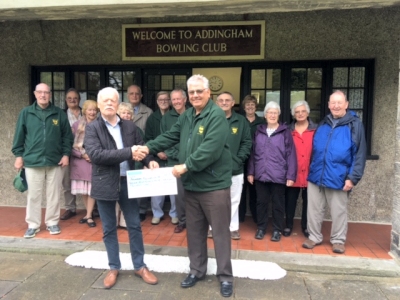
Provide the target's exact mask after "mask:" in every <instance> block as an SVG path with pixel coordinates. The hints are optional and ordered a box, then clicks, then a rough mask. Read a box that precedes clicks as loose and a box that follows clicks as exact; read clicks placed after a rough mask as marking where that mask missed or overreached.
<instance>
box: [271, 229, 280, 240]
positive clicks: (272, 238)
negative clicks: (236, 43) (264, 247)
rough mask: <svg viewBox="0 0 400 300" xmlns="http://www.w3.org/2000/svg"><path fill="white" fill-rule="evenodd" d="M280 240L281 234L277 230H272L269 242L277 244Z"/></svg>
mask: <svg viewBox="0 0 400 300" xmlns="http://www.w3.org/2000/svg"><path fill="white" fill-rule="evenodd" d="M280 240H281V233H280V232H279V231H278V230H274V232H273V233H272V237H271V241H273V242H279V241H280Z"/></svg>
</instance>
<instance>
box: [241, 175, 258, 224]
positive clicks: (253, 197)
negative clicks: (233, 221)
mask: <svg viewBox="0 0 400 300" xmlns="http://www.w3.org/2000/svg"><path fill="white" fill-rule="evenodd" d="M247 190H249V207H250V212H251V216H252V218H253V221H254V223H257V192H256V187H255V185H254V184H250V182H248V181H247V176H246V175H244V181H243V189H242V195H241V197H240V204H239V221H240V222H243V221H244V217H245V216H246V210H247Z"/></svg>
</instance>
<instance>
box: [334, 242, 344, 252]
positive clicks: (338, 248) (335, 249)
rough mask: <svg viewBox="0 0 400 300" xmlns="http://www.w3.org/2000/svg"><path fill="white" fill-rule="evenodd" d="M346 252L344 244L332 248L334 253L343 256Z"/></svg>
mask: <svg viewBox="0 0 400 300" xmlns="http://www.w3.org/2000/svg"><path fill="white" fill-rule="evenodd" d="M344 251H345V249H344V244H333V246H332V252H334V253H339V254H343V253H344Z"/></svg>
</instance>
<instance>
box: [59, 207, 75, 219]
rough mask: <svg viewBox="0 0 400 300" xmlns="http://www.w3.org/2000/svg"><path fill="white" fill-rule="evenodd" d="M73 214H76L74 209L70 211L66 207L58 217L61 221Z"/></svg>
mask: <svg viewBox="0 0 400 300" xmlns="http://www.w3.org/2000/svg"><path fill="white" fill-rule="evenodd" d="M75 216H76V211H72V210H69V209H67V210H66V211H65V212H64V213H63V214H62V216H61V217H60V219H61V220H63V221H65V220H68V219H71V218H72V217H75Z"/></svg>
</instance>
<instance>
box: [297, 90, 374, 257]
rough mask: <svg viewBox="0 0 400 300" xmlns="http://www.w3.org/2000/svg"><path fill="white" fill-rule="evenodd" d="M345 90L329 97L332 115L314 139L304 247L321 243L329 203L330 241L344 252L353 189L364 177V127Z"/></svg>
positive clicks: (334, 246)
mask: <svg viewBox="0 0 400 300" xmlns="http://www.w3.org/2000/svg"><path fill="white" fill-rule="evenodd" d="M348 106H349V102H348V101H347V99H346V95H345V94H344V93H343V92H342V91H335V92H334V93H333V94H332V95H331V96H330V97H329V105H328V107H329V110H330V112H331V113H330V114H329V115H328V116H326V117H325V118H324V120H323V121H322V122H321V123H320V124H319V126H318V128H317V130H316V132H315V135H314V139H313V150H312V160H311V165H310V173H309V175H308V179H307V180H308V210H307V218H308V224H307V227H308V231H309V232H310V236H309V238H308V239H307V240H306V241H304V243H303V247H304V248H307V249H312V248H314V247H315V246H316V245H319V244H321V243H322V239H323V236H322V233H321V226H322V222H323V218H324V214H325V207H326V204H327V203H328V205H329V207H330V210H331V216H332V229H331V238H330V242H331V244H332V251H333V252H334V253H340V254H341V253H344V251H345V247H344V244H345V242H346V235H347V203H348V200H349V193H350V191H351V190H352V188H353V187H354V186H355V185H356V184H357V183H358V182H359V181H360V180H361V177H362V175H363V173H364V167H365V161H366V149H367V148H366V142H365V134H364V127H363V124H362V122H361V121H360V119H359V118H358V117H357V115H356V114H355V113H354V112H352V111H348V110H347V108H348Z"/></svg>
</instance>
